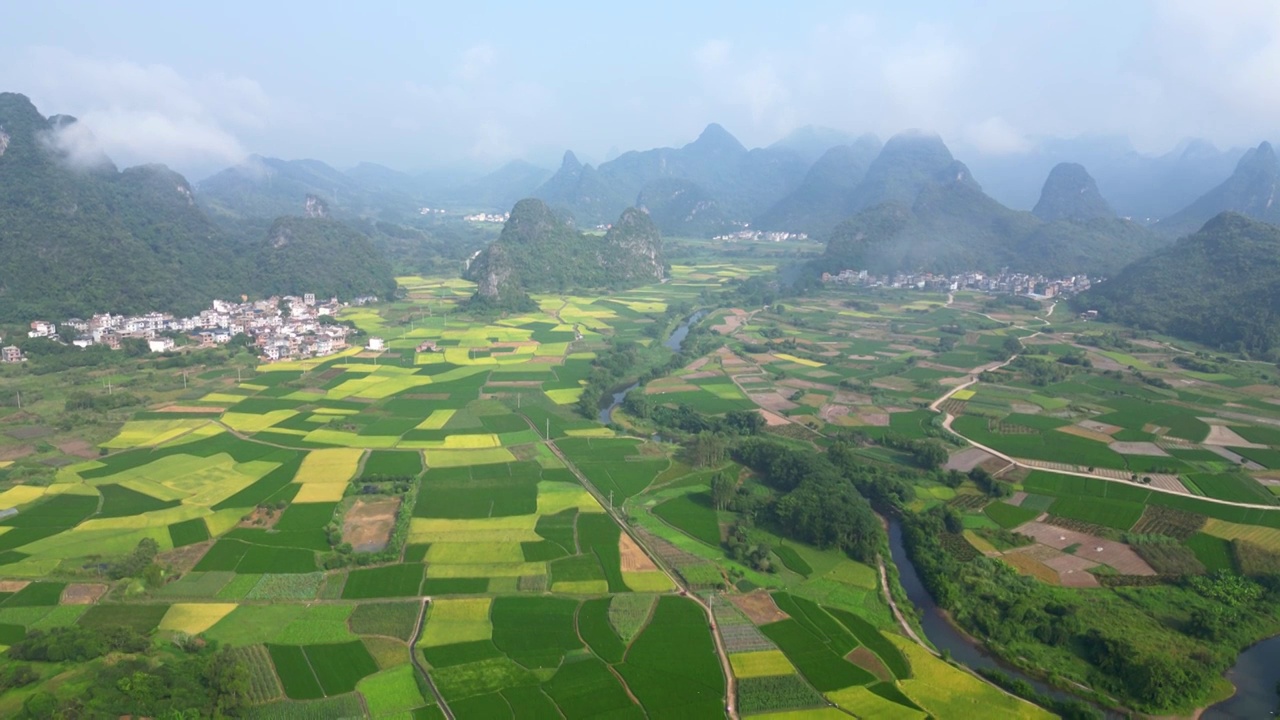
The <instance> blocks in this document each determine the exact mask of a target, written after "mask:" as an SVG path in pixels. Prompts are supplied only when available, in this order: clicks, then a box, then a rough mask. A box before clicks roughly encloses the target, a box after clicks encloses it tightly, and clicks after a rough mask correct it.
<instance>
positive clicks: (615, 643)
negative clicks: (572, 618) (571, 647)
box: [577, 597, 627, 663]
mask: <svg viewBox="0 0 1280 720" xmlns="http://www.w3.org/2000/svg"><path fill="white" fill-rule="evenodd" d="M609 601H610V598H607V597H603V598H593V599H591V600H587V601H586V602H584V603H582V606H581V607H579V608H578V617H577V625H578V635H579V636H581V637H582V640H583V642H585V643H586V644H587V647H589V648H590V649H591V651H592V652H594V653H595V654H596V656H597V657H599V658H601V659H603V660H605V661H606V662H609V663H620V662H622V660H623V658H624V657H625V656H626V652H627V644H626V643H624V642H623V641H622V638H620V637H619V636H618V633H617V632H616V631H615V630H614V629H613V626H612V625H611V624H610V622H609Z"/></svg>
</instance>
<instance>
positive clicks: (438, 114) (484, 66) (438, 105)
mask: <svg viewBox="0 0 1280 720" xmlns="http://www.w3.org/2000/svg"><path fill="white" fill-rule="evenodd" d="M504 69H505V68H504V67H503V66H502V64H501V63H500V62H499V52H498V50H497V49H496V48H494V47H492V46H491V45H488V44H480V45H476V46H473V47H471V48H469V49H468V50H466V51H465V52H463V53H462V55H461V57H460V58H459V60H458V63H457V65H456V67H455V68H454V71H453V73H452V74H451V75H446V76H445V77H444V78H440V79H434V80H432V81H418V82H414V81H409V82H406V83H404V85H403V88H404V94H403V98H401V99H400V101H399V102H398V106H397V111H396V114H395V116H394V117H393V118H392V120H391V122H392V124H393V125H394V126H395V127H397V128H399V129H403V130H406V131H409V132H413V133H416V134H421V135H424V136H428V137H430V139H431V141H432V144H433V145H434V146H435V147H437V148H440V149H441V151H440V153H439V155H438V156H437V158H438V159H443V160H446V161H456V160H458V159H461V157H465V158H466V159H470V160H474V161H478V162H481V163H485V164H492V163H496V162H500V161H505V160H510V159H512V158H513V157H520V156H522V155H523V154H524V153H525V152H526V151H528V149H529V147H530V143H531V142H533V141H534V140H535V139H536V138H537V136H538V135H539V134H540V133H547V132H549V131H550V130H551V129H553V128H555V129H557V130H558V129H560V128H559V127H557V124H556V123H555V122H554V119H556V118H555V115H556V108H555V102H554V99H553V97H552V96H551V94H550V93H549V92H548V90H547V88H546V87H545V86H543V85H542V84H540V83H537V82H530V81H522V80H518V79H515V78H513V77H511V76H510V75H509V74H508V73H504V72H500V71H501V70H504Z"/></svg>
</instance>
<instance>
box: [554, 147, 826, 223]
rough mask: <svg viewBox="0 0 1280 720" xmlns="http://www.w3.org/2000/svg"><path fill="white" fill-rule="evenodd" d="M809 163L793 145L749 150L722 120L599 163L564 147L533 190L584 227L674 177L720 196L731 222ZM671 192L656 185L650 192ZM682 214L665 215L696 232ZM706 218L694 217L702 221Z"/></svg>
mask: <svg viewBox="0 0 1280 720" xmlns="http://www.w3.org/2000/svg"><path fill="white" fill-rule="evenodd" d="M806 170H807V165H806V163H805V161H804V160H803V159H802V157H801V156H800V155H799V154H797V153H796V152H794V151H792V150H789V149H786V148H778V149H772V148H757V149H754V150H748V149H746V148H745V147H744V146H743V145H742V143H740V142H738V140H737V139H736V138H735V137H734V136H733V135H732V134H730V133H729V132H728V131H727V130H725V129H724V128H723V127H721V126H720V125H718V124H715V123H712V124H710V125H708V126H707V127H706V129H705V130H703V131H702V134H701V135H699V136H698V138H697V139H696V140H694V141H693V142H691V143H689V144H687V145H684V146H683V147H680V148H656V149H653V150H645V151H631V152H626V153H623V154H622V155H620V156H618V157H617V158H615V159H613V160H610V161H608V162H604V163H601V164H600V166H599V167H592V166H591V165H583V164H582V163H580V162H578V160H577V157H576V156H575V155H574V154H573V153H572V152H567V153H565V158H564V161H563V162H562V163H561V166H560V169H559V170H558V171H557V172H556V174H555V175H553V176H552V177H551V178H550V179H548V180H547V181H546V182H545V183H543V185H542V186H540V187H539V188H537V189H536V190H535V191H534V193H533V195H534V197H538V198H541V199H542V200H544V201H546V202H547V204H549V205H551V206H553V207H560V208H564V209H566V210H568V211H569V212H571V213H573V215H574V217H576V218H577V219H578V221H579V222H581V223H582V224H584V225H598V224H603V223H607V222H609V221H610V220H612V219H613V218H615V217H617V215H618V214H619V213H621V212H622V210H623V209H625V208H627V207H630V206H632V205H634V204H636V203H637V201H638V199H639V197H640V196H641V194H642V193H644V192H645V191H646V190H647V189H649V186H650V185H651V184H653V183H658V182H663V183H666V182H669V181H670V180H672V179H675V180H682V181H687V182H688V183H691V184H692V185H695V186H697V190H696V192H697V193H698V194H703V193H705V195H706V196H708V197H710V198H711V199H713V200H714V202H715V204H716V205H717V206H718V207H719V208H720V210H721V212H723V214H724V217H725V218H726V220H727V221H729V222H738V223H742V222H745V221H747V220H748V219H749V218H750V217H751V216H752V215H753V214H754V213H755V212H756V211H757V209H758V208H761V207H767V206H768V205H771V204H773V203H774V202H777V200H778V199H780V198H781V197H783V196H784V195H785V194H787V193H788V192H790V191H791V190H792V189H793V188H794V187H795V186H796V185H797V184H798V183H799V182H800V180H801V178H802V177H803V176H804V173H805V171H806ZM665 192H666V191H665V190H663V189H661V188H655V189H652V190H650V191H649V195H648V196H649V197H653V196H654V195H655V194H656V195H662V194H664V193H665ZM681 217H682V216H680V215H679V214H678V213H675V214H672V215H670V216H668V217H662V218H661V219H662V220H663V222H664V223H670V224H667V225H666V226H664V227H662V230H663V231H664V232H667V233H680V232H689V228H688V227H686V225H687V224H686V223H684V222H680V221H679V219H680V218H681ZM699 223H701V220H698V221H696V222H694V224H695V225H697V224H699Z"/></svg>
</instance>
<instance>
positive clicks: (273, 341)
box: [0, 293, 377, 363]
mask: <svg viewBox="0 0 1280 720" xmlns="http://www.w3.org/2000/svg"><path fill="white" fill-rule="evenodd" d="M376 301H377V298H376V297H359V298H354V299H353V300H351V301H350V302H346V303H344V302H340V301H339V300H338V299H337V298H330V299H328V300H323V301H320V300H317V299H316V296H315V294H314V293H305V294H303V295H302V296H301V297H297V296H293V295H286V296H284V297H278V296H273V297H269V298H266V299H264V300H256V301H249V299H248V298H247V297H244V296H242V297H241V299H240V301H239V302H229V301H226V300H214V301H213V302H212V303H211V304H210V306H209V307H208V308H207V309H205V310H201V311H200V312H199V313H198V314H196V315H192V316H189V317H175V316H174V315H172V314H170V313H160V312H151V313H146V314H143V315H112V314H110V313H103V314H98V315H93V316H92V317H90V318H89V319H88V320H83V319H80V318H70V319H67V320H65V321H63V322H62V323H61V324H57V323H54V322H50V321H47V320H37V321H35V322H32V323H31V325H30V328H31V329H30V331H29V332H28V333H27V337H29V338H47V339H49V340H52V341H55V342H61V343H65V344H70V345H75V346H76V347H80V348H87V347H90V346H93V345H103V346H106V347H108V348H111V349H112V350H119V349H120V346H121V342H122V341H124V340H127V339H136V340H145V341H146V343H147V347H148V349H149V350H150V351H151V352H153V353H163V352H171V351H174V350H178V349H179V348H182V347H215V346H218V345H225V344H226V343H229V342H231V341H232V339H233V338H235V337H237V336H239V335H244V336H245V337H247V338H249V341H250V343H251V344H252V347H253V348H254V349H255V350H256V352H257V353H258V354H259V355H260V356H261V357H262V358H263V360H266V361H268V362H271V361H276V360H292V359H302V358H317V357H324V356H326V355H332V354H334V353H336V352H339V351H341V350H343V349H345V348H346V347H347V337H348V335H349V334H350V333H351V332H352V330H351V329H350V328H349V327H347V326H346V325H343V324H340V323H338V322H337V321H336V319H335V318H336V316H337V314H338V311H339V310H340V309H342V308H343V307H346V306H348V305H365V304H368V303H370V302H376ZM23 360H24V357H23V354H22V350H21V349H20V348H18V347H17V346H15V345H8V346H6V347H4V348H2V349H0V361H3V362H6V363H14V362H22V361H23Z"/></svg>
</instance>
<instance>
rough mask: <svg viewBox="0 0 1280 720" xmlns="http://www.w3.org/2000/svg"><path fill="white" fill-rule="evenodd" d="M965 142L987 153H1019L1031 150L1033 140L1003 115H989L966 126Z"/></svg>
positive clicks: (963, 135) (963, 136)
mask: <svg viewBox="0 0 1280 720" xmlns="http://www.w3.org/2000/svg"><path fill="white" fill-rule="evenodd" d="M961 137H962V138H963V139H964V141H965V142H967V143H968V144H969V145H972V146H973V147H974V148H975V149H976V150H977V151H978V152H981V153H984V154H986V155H1017V154H1020V153H1025V152H1027V151H1029V150H1031V147H1032V145H1031V141H1030V140H1028V139H1027V138H1026V136H1024V135H1023V134H1022V133H1020V132H1018V130H1017V128H1015V127H1014V126H1012V125H1010V124H1009V122H1008V121H1007V120H1005V119H1004V118H1002V117H999V116H994V117H989V118H987V119H986V120H983V121H982V122H979V123H974V124H971V125H969V126H968V127H967V128H965V130H964V132H963V134H962V136H961Z"/></svg>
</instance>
